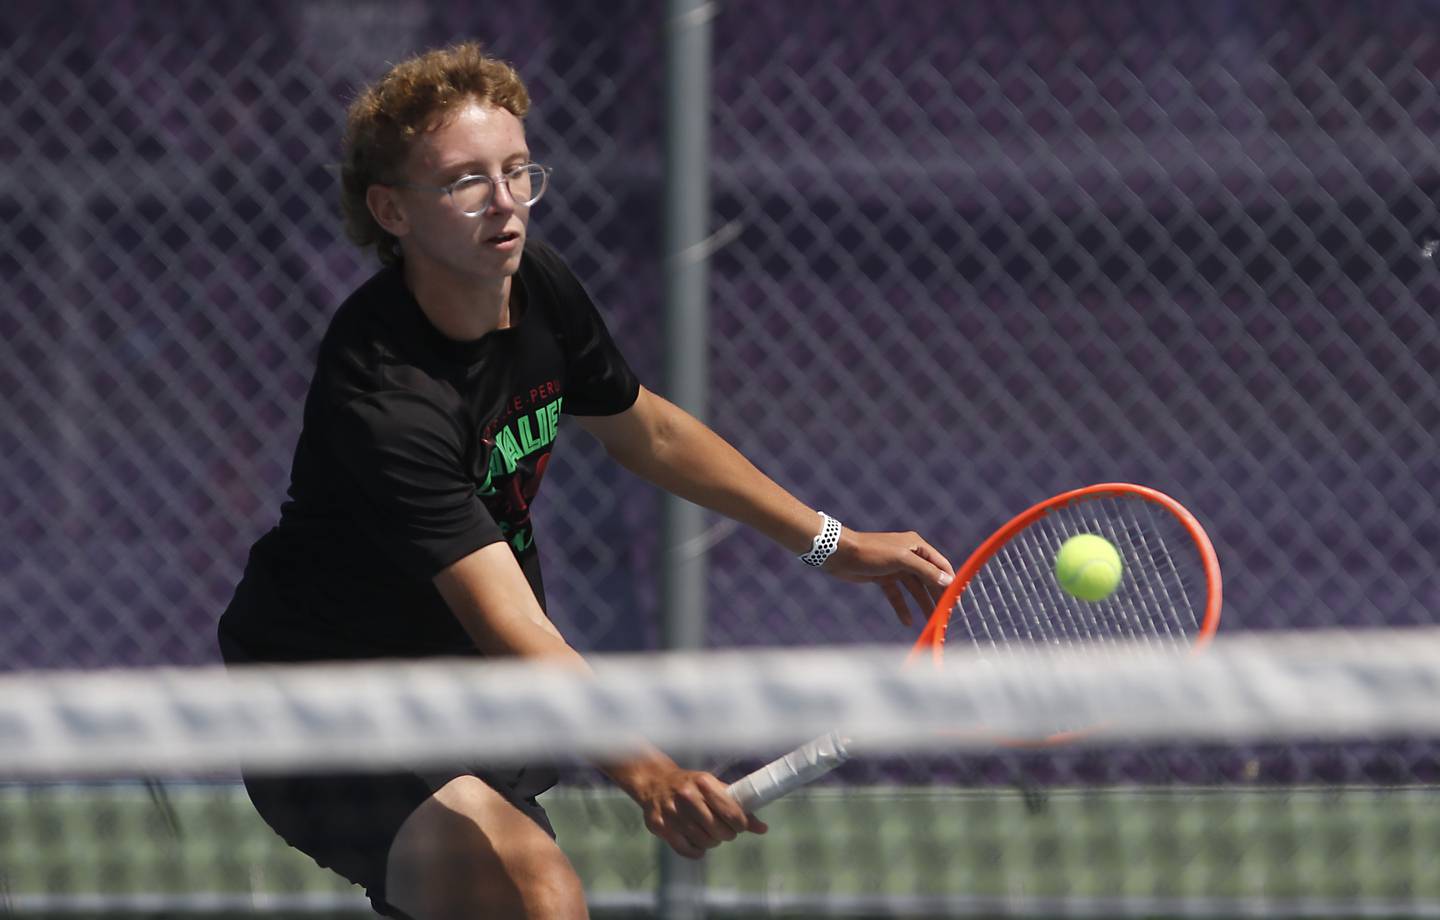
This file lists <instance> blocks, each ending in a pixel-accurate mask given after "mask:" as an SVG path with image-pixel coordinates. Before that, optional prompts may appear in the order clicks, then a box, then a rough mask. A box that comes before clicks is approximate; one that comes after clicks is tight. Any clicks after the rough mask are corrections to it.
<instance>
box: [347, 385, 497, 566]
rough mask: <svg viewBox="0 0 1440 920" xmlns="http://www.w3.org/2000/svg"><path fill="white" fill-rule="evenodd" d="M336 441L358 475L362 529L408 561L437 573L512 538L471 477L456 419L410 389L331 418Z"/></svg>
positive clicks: (377, 396) (364, 399)
mask: <svg viewBox="0 0 1440 920" xmlns="http://www.w3.org/2000/svg"><path fill="white" fill-rule="evenodd" d="M328 427H329V440H330V446H331V448H332V449H333V451H334V454H335V457H336V459H337V460H338V462H339V463H340V464H341V465H342V466H343V467H344V468H345V469H346V470H347V471H348V472H349V473H350V475H351V477H352V478H353V480H354V482H355V485H356V491H355V494H354V496H353V500H352V501H351V503H350V508H351V511H352V513H353V515H354V517H355V520H356V522H357V524H358V525H359V527H360V528H361V529H362V530H363V531H364V532H365V533H366V534H367V535H369V536H370V537H371V538H372V539H374V540H376V541H377V542H378V543H379V544H380V545H381V547H382V548H383V549H385V550H386V551H388V552H390V553H391V554H393V556H394V558H395V559H396V561H397V562H399V563H400V565H401V566H402V567H403V568H404V569H405V570H406V571H408V572H410V573H411V574H412V575H415V576H416V577H418V578H422V579H429V578H432V577H434V576H435V574H436V573H438V572H440V571H441V570H442V569H444V568H445V567H446V566H448V565H450V564H451V563H453V562H456V561H458V560H460V559H463V558H464V557H465V556H468V555H469V554H470V553H473V552H474V551H475V550H477V549H480V548H481V547H483V546H487V545H489V544H491V543H496V542H499V541H500V540H503V539H504V536H503V535H502V534H501V532H500V527H499V525H498V524H496V523H495V519H494V518H493V517H492V516H491V514H490V512H489V511H488V510H487V509H486V508H485V506H484V504H482V503H481V502H480V499H479V498H478V497H477V496H476V495H475V486H474V483H472V482H471V481H470V480H469V478H468V477H467V476H466V475H465V464H464V457H465V452H464V450H463V448H462V446H461V439H460V433H459V431H458V430H457V428H456V426H455V424H454V423H453V422H452V421H451V420H450V419H449V418H448V417H447V416H446V414H445V413H444V411H442V410H441V408H440V407H438V406H436V405H434V404H433V403H431V402H430V401H428V400H426V399H424V398H422V397H421V396H419V395H417V394H415V393H410V392H405V391H385V392H381V393H372V394H367V395H365V396H361V397H357V398H355V399H353V400H351V401H349V402H348V403H346V404H345V405H343V406H342V407H340V408H339V410H338V411H337V412H336V413H335V415H334V416H333V417H332V419H331V423H330V425H329V426H328Z"/></svg>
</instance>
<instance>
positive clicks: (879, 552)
mask: <svg viewBox="0 0 1440 920" xmlns="http://www.w3.org/2000/svg"><path fill="white" fill-rule="evenodd" d="M820 571H822V572H828V573H829V574H831V575H834V576H835V577H836V578H839V579H841V580H843V581H853V582H875V583H876V584H878V585H879V586H880V589H881V590H882V591H884V592H885V599H886V600H888V601H889V602H890V606H891V607H894V608H895V616H896V617H898V618H899V620H900V622H901V623H904V624H905V625H906V626H909V625H911V624H912V623H913V622H914V619H913V617H912V616H911V613H910V602H913V603H914V604H915V605H916V606H917V607H919V608H920V615H921V616H922V617H925V616H929V615H930V611H931V610H933V609H934V608H935V605H936V604H938V603H939V602H940V595H942V594H944V593H945V586H946V585H948V584H950V582H952V581H954V579H955V569H954V567H953V566H951V565H950V560H948V559H946V558H945V557H944V556H943V555H941V554H940V552H939V551H938V550H936V549H935V547H933V546H931V545H930V544H929V543H926V542H925V541H924V540H922V539H920V535H919V534H918V533H915V532H914V531H910V532H909V533H873V532H868V531H863V530H862V531H857V530H850V529H848V528H846V529H842V530H841V531H840V545H839V546H837V547H836V548H835V552H833V553H831V554H830V558H829V559H826V560H825V564H824V565H823V566H821V568H820ZM907 595H908V596H909V601H907V600H906V596H907Z"/></svg>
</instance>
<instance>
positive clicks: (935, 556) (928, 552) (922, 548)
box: [914, 538, 955, 585]
mask: <svg viewBox="0 0 1440 920" xmlns="http://www.w3.org/2000/svg"><path fill="white" fill-rule="evenodd" d="M914 552H915V554H916V555H917V556H919V557H920V558H922V559H924V560H925V561H926V562H928V563H930V564H931V565H933V566H935V568H937V569H939V570H940V571H942V572H944V573H945V574H946V575H949V576H950V578H951V579H953V578H954V577H955V567H954V566H953V565H951V564H950V560H949V559H946V558H945V554H944V553H942V552H940V551H939V550H938V549H936V548H935V547H933V546H931V545H930V544H929V543H926V542H925V541H924V540H918V538H917V542H916V544H915V550H914ZM936 581H937V582H939V581H940V579H936ZM949 583H950V580H949V579H946V580H945V582H944V584H947V585H948V584H949Z"/></svg>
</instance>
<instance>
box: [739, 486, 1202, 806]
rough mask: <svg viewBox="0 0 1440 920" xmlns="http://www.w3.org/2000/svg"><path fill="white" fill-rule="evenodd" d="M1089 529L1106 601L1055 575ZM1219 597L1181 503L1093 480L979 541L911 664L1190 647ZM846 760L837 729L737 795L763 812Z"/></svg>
mask: <svg viewBox="0 0 1440 920" xmlns="http://www.w3.org/2000/svg"><path fill="white" fill-rule="evenodd" d="M1081 534H1090V535H1093V536H1097V537H1101V538H1103V539H1104V540H1106V541H1107V542H1109V543H1110V544H1111V545H1112V546H1114V547H1115V549H1116V550H1117V551H1118V553H1119V557H1120V565H1121V568H1120V577H1119V581H1118V584H1117V585H1116V586H1115V588H1114V589H1113V591H1111V592H1109V593H1108V594H1106V595H1105V596H1104V597H1102V598H1100V599H1098V600H1084V599H1082V598H1081V597H1078V596H1076V595H1074V594H1071V593H1069V592H1068V591H1067V590H1066V589H1065V588H1063V587H1062V586H1061V584H1060V581H1059V579H1058V578H1057V576H1056V571H1055V563H1056V556H1057V555H1058V553H1059V552H1060V548H1061V546H1062V545H1063V544H1064V543H1065V541H1066V540H1069V539H1070V538H1072V537H1075V536H1079V535H1081ZM1220 603H1221V580H1220V563H1219V561H1218V560H1217V558H1216V556H1215V548H1214V546H1213V545H1212V544H1211V542H1210V538H1209V537H1208V536H1207V535H1206V533H1205V529H1204V528H1203V527H1201V526H1200V522H1199V521H1197V520H1196V519H1195V516H1194V515H1193V514H1191V513H1190V512H1189V511H1187V510H1186V509H1185V508H1184V506H1182V505H1181V504H1180V503H1179V502H1177V501H1176V500H1175V499H1173V498H1171V497H1170V496H1168V495H1165V494H1164V493H1162V492H1158V491H1156V490H1155V489H1151V488H1147V487H1145V486H1137V485H1132V484H1129V483H1104V484H1101V485H1094V486H1087V487H1086V488H1083V489H1075V490H1073V491H1070V492H1063V493H1061V494H1059V495H1056V496H1055V497H1053V498H1050V499H1047V500H1046V501H1043V502H1040V503H1039V504H1037V505H1035V506H1034V507H1031V508H1029V509H1027V510H1026V511H1024V512H1023V513H1021V514H1019V515H1017V516H1016V517H1015V518H1013V519H1012V520H1011V521H1010V522H1009V523H1007V524H1005V526H1003V527H1001V528H1000V529H999V530H997V531H996V532H995V533H994V535H992V536H991V537H990V538H989V539H988V540H986V541H985V542H984V543H982V544H981V545H980V548H979V549H977V550H975V552H974V553H972V554H971V555H970V558H969V559H967V560H966V561H965V563H964V564H963V565H962V566H961V567H960V569H959V571H957V572H956V573H955V580H954V581H953V582H952V583H951V584H950V586H949V587H948V588H947V589H946V591H945V594H944V595H943V596H942V597H941V598H940V602H939V603H938V604H937V605H936V607H935V611H934V612H933V613H932V614H931V616H930V620H929V622H927V623H926V625H925V629H924V631H923V632H922V633H921V634H920V638H919V639H918V640H917V641H916V643H915V646H914V648H913V649H912V650H911V652H910V655H909V657H908V658H907V660H906V663H907V664H908V665H912V666H913V665H915V664H917V663H920V662H923V661H926V660H929V661H930V662H932V663H933V664H934V666H935V667H937V668H938V667H942V666H943V664H944V650H945V645H946V643H947V642H950V643H953V642H963V643H965V644H966V645H967V646H969V647H973V648H976V649H979V650H980V651H981V652H982V654H985V655H987V656H989V655H993V656H995V657H997V658H998V657H1000V656H1004V655H1006V654H1009V653H1011V652H1013V651H1014V650H1015V649H1016V648H1019V647H1021V646H1034V645H1043V646H1047V647H1052V648H1065V647H1069V646H1075V647H1086V648H1096V647H1098V648H1100V649H1103V647H1104V645H1105V644H1107V643H1118V642H1125V643H1141V644H1147V645H1154V646H1158V647H1162V648H1171V649H1174V650H1176V651H1177V652H1181V653H1183V652H1186V651H1188V650H1191V649H1195V648H1199V647H1200V646H1202V645H1204V644H1205V642H1207V641H1208V640H1209V639H1210V637H1211V636H1213V635H1214V634H1215V630H1216V629H1217V628H1218V627H1219V625H1220ZM969 728H971V729H973V730H974V731H975V732H976V733H981V732H983V730H984V729H983V726H973V727H969ZM1083 733H1084V730H1078V731H1077V730H1075V729H1067V730H1056V731H1054V732H1051V733H1048V734H1046V735H1045V736H1043V737H1038V738H1031V739H1014V738H994V739H993V740H994V741H995V742H996V743H997V744H1031V743H1055V742H1063V741H1066V740H1072V739H1073V738H1075V737H1076V735H1077V734H1083ZM849 756H850V752H849V749H848V739H846V738H845V737H844V736H842V735H840V734H838V733H835V732H831V733H830V734H828V735H826V736H824V737H822V738H817V739H816V740H814V741H812V742H810V743H809V744H806V745H804V746H802V747H799V748H797V749H795V750H794V751H791V752H790V753H789V754H786V755H785V756H784V757H781V758H778V759H777V760H775V761H773V762H772V763H769V764H767V765H766V766H764V767H761V768H760V769H759V770H756V771H755V772H754V773H751V774H750V775H749V776H746V777H744V778H743V779H741V780H739V781H737V782H736V783H734V784H732V785H731V787H730V791H731V793H732V794H734V795H735V797H736V798H737V799H738V800H739V801H740V803H741V805H743V806H744V807H745V808H746V810H747V811H754V810H755V809H757V808H760V807H762V806H764V805H766V804H768V803H770V802H773V801H774V800H775V799H777V798H780V797H781V796H783V795H785V794H786V793H788V792H790V791H791V790H793V789H796V788H798V787H800V786H802V785H804V784H805V783H808V782H810V781H812V780H814V779H817V778H818V777H820V776H823V775H825V774H826V773H828V772H830V771H831V770H833V769H835V768H836V767H838V766H839V765H840V764H842V763H844V762H845V761H846V760H847V759H849Z"/></svg>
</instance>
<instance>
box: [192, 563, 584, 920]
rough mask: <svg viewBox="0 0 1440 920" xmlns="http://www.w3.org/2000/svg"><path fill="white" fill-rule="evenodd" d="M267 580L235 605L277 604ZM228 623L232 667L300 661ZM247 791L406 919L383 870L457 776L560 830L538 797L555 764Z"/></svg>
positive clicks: (245, 590) (384, 907)
mask: <svg viewBox="0 0 1440 920" xmlns="http://www.w3.org/2000/svg"><path fill="white" fill-rule="evenodd" d="M266 587H267V585H266V583H265V581H264V580H263V579H258V578H256V577H255V574H254V573H252V572H251V571H249V570H247V571H246V575H245V578H244V579H243V580H242V581H241V583H240V585H239V587H237V588H236V592H235V599H234V600H233V601H232V602H231V606H232V607H235V606H236V605H238V604H247V603H250V604H253V603H260V604H266V605H270V604H277V603H279V600H278V598H276V597H275V595H274V594H273V593H271V592H268V591H266V590H264V589H265V588H266ZM226 626H227V624H226V621H225V620H224V619H223V618H222V620H221V624H220V629H219V636H218V638H219V644H220V653H221V656H222V657H223V658H224V659H225V663H226V664H227V665H245V664H255V663H260V662H270V661H294V660H295V658H292V657H290V656H288V655H287V654H285V652H284V651H283V650H266V651H265V652H262V653H260V654H256V653H255V651H254V650H253V649H251V648H250V647H249V644H248V643H243V642H241V641H238V640H237V639H236V638H235V636H234V635H232V634H231V633H230V632H229V630H227V628H226ZM242 773H243V775H244V780H245V790H246V791H247V792H248V793H249V794H250V801H251V802H253V803H254V804H255V809H256V810H257V811H258V812H260V816H261V817H262V818H264V819H265V822H266V823H267V824H269V825H270V827H271V828H273V829H274V830H275V832H276V833H277V834H279V835H280V836H281V837H282V838H284V840H285V842H286V843H288V844H290V846H292V847H294V848H295V849H297V850H300V851H301V852H302V853H305V854H306V855H308V856H309V857H310V858H311V859H314V860H315V861H316V862H317V863H319V864H320V865H322V866H324V867H325V868H327V869H332V870H334V871H335V872H338V873H339V874H340V875H342V876H344V877H345V878H347V879H349V880H350V881H352V882H354V883H356V884H357V885H360V886H362V887H364V889H365V893H366V894H367V895H369V897H370V902H371V904H373V905H374V907H375V910H376V911H378V912H379V913H381V914H383V915H385V916H391V917H402V916H403V914H401V913H399V912H398V911H396V910H395V908H393V907H391V906H390V905H389V904H387V903H386V901H385V865H386V861H387V860H388V858H389V855H390V845H391V843H393V842H394V840H395V835H396V834H397V833H399V831H400V825H402V824H404V823H405V819H406V818H408V817H410V814H411V812H413V811H414V810H415V809H416V808H418V807H419V806H420V804H421V803H422V802H424V801H425V800H426V799H428V798H429V797H430V796H431V794H432V793H434V792H435V791H436V790H437V789H439V788H440V787H441V786H442V785H444V784H445V783H446V782H448V781H449V780H450V779H453V778H455V777H456V776H463V775H466V774H469V775H473V776H476V777H479V778H480V779H481V780H482V781H484V782H485V783H486V784H487V785H489V786H490V787H491V788H492V789H494V790H495V791H496V792H498V793H500V794H501V795H502V796H504V797H505V799H506V800H507V801H509V802H510V803H511V804H512V805H514V806H515V807H516V808H518V809H520V811H521V812H523V813H524V814H526V815H528V816H529V817H530V818H531V819H532V820H534V822H535V823H536V824H538V825H540V827H541V828H542V829H543V830H544V831H545V832H546V833H547V834H549V835H550V836H551V837H552V838H553V837H554V836H555V829H554V827H552V826H551V824H550V819H549V817H547V816H546V814H545V809H544V808H542V807H541V806H540V803H539V802H537V801H536V800H535V797H536V796H537V795H539V794H540V793H542V792H544V791H545V790H546V789H549V788H550V787H551V786H553V785H555V783H556V780H557V779H558V774H557V771H556V770H554V769H553V768H551V767H536V766H530V767H510V768H503V767H488V766H487V767H475V766H470V765H467V766H464V767H458V768H454V769H449V770H445V769H439V770H428V769H427V770H423V771H413V772H412V771H403V770H401V771H390V772H384V773H357V772H324V773H304V774H286V775H279V774H266V773H260V772H255V771H245V770H242Z"/></svg>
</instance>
